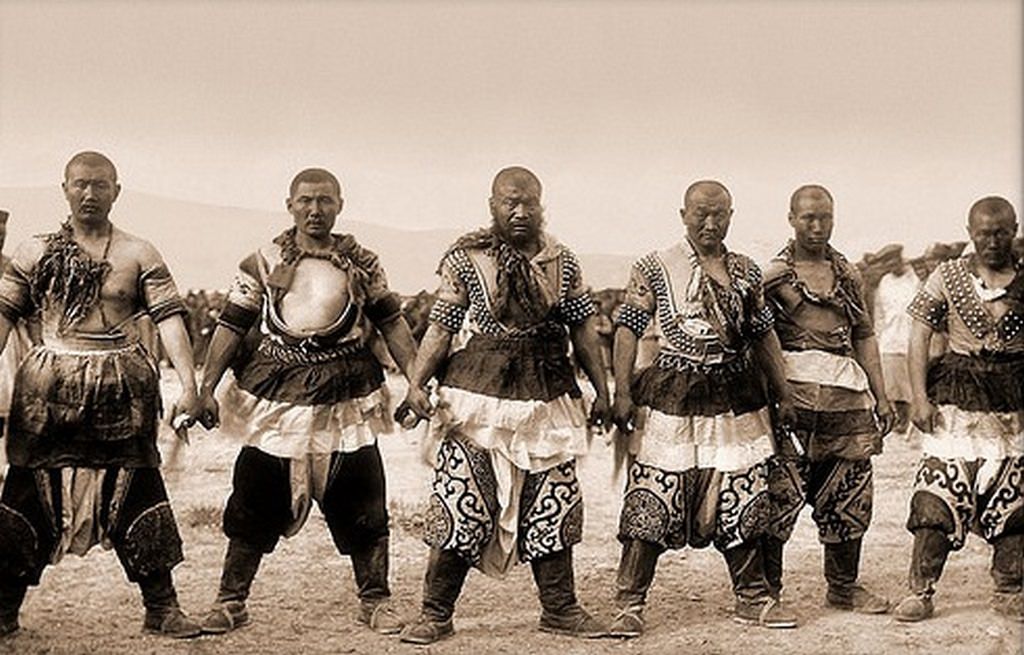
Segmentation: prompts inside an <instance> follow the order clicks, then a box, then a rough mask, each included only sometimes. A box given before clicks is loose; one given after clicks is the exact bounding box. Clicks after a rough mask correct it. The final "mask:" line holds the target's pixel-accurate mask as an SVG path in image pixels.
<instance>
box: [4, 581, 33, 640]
mask: <svg viewBox="0 0 1024 655" xmlns="http://www.w3.org/2000/svg"><path fill="white" fill-rule="evenodd" d="M26 591H28V584H26V583H25V582H22V581H20V580H4V581H2V582H0V639H2V638H4V637H6V636H8V635H13V634H14V633H16V632H17V631H18V629H19V628H20V627H21V626H19V625H18V613H19V612H20V611H21V603H22V602H23V601H24V600H25V592H26Z"/></svg>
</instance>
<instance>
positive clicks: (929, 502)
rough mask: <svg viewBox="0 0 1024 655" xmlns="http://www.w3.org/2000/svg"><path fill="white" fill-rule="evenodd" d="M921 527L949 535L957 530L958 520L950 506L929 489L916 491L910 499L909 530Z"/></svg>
mask: <svg viewBox="0 0 1024 655" xmlns="http://www.w3.org/2000/svg"><path fill="white" fill-rule="evenodd" d="M920 528H932V529H934V530H939V531H941V532H943V533H944V534H947V535H948V534H952V533H953V532H954V531H955V530H956V522H955V521H954V520H953V513H952V511H951V510H950V508H949V506H948V505H947V504H946V503H945V502H944V501H943V500H942V499H941V498H939V497H938V496H936V495H934V494H931V493H928V492H927V491H916V492H914V495H913V497H912V498H911V499H910V516H909V517H908V518H907V530H910V531H911V532H913V531H915V530H918V529H920Z"/></svg>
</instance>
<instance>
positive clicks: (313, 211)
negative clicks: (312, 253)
mask: <svg viewBox="0 0 1024 655" xmlns="http://www.w3.org/2000/svg"><path fill="white" fill-rule="evenodd" d="M342 203H343V201H342V199H341V196H340V195H339V194H338V190H337V189H336V188H334V185H333V184H331V183H330V182H300V183H299V185H298V186H297V187H295V193H294V194H293V195H292V197H291V198H288V200H287V201H286V202H285V205H286V206H287V207H288V212H289V213H291V215H292V217H293V218H294V219H295V227H296V228H297V229H298V231H299V232H300V233H302V234H305V235H306V236H308V237H311V238H313V239H323V238H325V237H327V236H329V235H330V233H331V230H332V229H334V221H335V219H336V218H337V217H338V214H339V213H340V212H341V206H342Z"/></svg>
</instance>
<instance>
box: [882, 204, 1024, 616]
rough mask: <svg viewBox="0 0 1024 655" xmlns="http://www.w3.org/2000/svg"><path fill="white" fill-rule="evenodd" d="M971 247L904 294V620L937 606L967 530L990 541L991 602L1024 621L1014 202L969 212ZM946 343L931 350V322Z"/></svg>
mask: <svg viewBox="0 0 1024 655" xmlns="http://www.w3.org/2000/svg"><path fill="white" fill-rule="evenodd" d="M967 220H968V223H967V232H968V234H969V235H970V238H971V242H972V243H973V244H974V253H973V254H970V255H967V256H966V257H960V258H958V259H952V260H948V261H945V262H943V263H941V264H939V267H938V268H937V269H936V270H935V271H933V272H932V273H931V275H929V276H928V279H927V281H926V282H925V284H924V287H923V288H922V289H921V291H920V292H919V293H918V294H917V297H916V298H915V299H914V302H913V303H912V304H911V305H910V308H909V312H910V315H911V316H912V317H913V318H914V325H913V327H912V329H911V333H910V349H909V352H908V363H909V368H910V386H911V389H912V402H911V410H910V416H911V420H912V421H913V422H914V425H915V426H917V428H918V429H919V430H921V432H922V433H923V434H922V438H921V450H922V460H921V464H920V467H919V469H918V472H917V476H916V478H915V480H914V494H913V496H912V498H911V502H910V517H909V518H908V519H907V529H908V530H910V531H911V532H912V533H913V535H914V547H913V551H912V554H911V562H910V592H911V593H910V595H909V596H907V597H906V598H904V599H903V600H902V601H901V602H900V603H899V605H897V606H896V610H895V614H896V618H897V619H899V620H901V621H921V620H924V619H927V618H928V617H930V616H931V615H932V614H933V613H934V611H935V608H934V604H933V601H932V596H933V595H934V593H935V584H936V583H937V582H938V580H939V577H940V576H941V575H942V569H943V567H944V565H945V563H946V559H947V557H948V556H949V553H950V551H955V550H960V549H961V548H963V546H964V543H965V541H966V539H967V533H968V532H969V531H970V532H975V533H977V534H978V535H979V536H981V537H982V538H983V539H984V540H985V541H986V542H988V543H989V544H991V546H992V569H991V571H992V579H993V581H994V582H995V591H994V593H993V595H992V607H993V609H994V610H995V611H996V612H998V613H1000V614H1001V615H1003V616H1005V617H1007V618H1009V619H1011V620H1014V621H1024V602H1022V600H1024V599H1022V595H1021V588H1022V587H1021V582H1022V567H1024V266H1022V265H1021V262H1020V261H1019V260H1017V258H1016V257H1015V256H1014V254H1013V239H1014V236H1015V235H1016V234H1017V231H1018V225H1017V214H1016V212H1015V211H1014V209H1013V206H1012V205H1011V204H1010V203H1009V202H1008V201H1006V200H1005V199H1004V198H999V197H987V198H982V199H981V200H978V201H977V202H976V203H974V205H973V206H972V207H971V209H970V211H969V213H968V219H967ZM939 333H942V334H945V335H947V337H948V348H949V351H948V352H947V353H946V354H945V355H943V356H942V357H940V358H939V359H937V360H933V361H931V362H930V361H929V358H928V352H929V346H930V343H931V341H932V338H933V336H934V335H936V334H939Z"/></svg>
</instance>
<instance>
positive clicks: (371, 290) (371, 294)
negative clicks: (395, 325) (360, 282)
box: [364, 255, 402, 325]
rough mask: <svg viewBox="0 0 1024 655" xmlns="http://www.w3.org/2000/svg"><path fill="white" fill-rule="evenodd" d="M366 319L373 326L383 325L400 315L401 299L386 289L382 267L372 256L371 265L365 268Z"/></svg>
mask: <svg viewBox="0 0 1024 655" xmlns="http://www.w3.org/2000/svg"><path fill="white" fill-rule="evenodd" d="M364 311H365V312H366V316H367V318H369V319H370V320H371V321H373V323H374V324H375V325H383V324H385V323H388V322H390V321H393V320H395V319H396V318H398V317H399V316H401V315H402V299H401V298H399V297H398V294H397V293H395V292H394V291H392V290H391V289H390V288H388V278H387V275H386V274H385V273H384V267H383V266H381V265H380V260H378V259H377V257H376V255H374V257H373V259H372V262H371V264H370V265H369V266H368V267H366V305H365V307H364Z"/></svg>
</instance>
